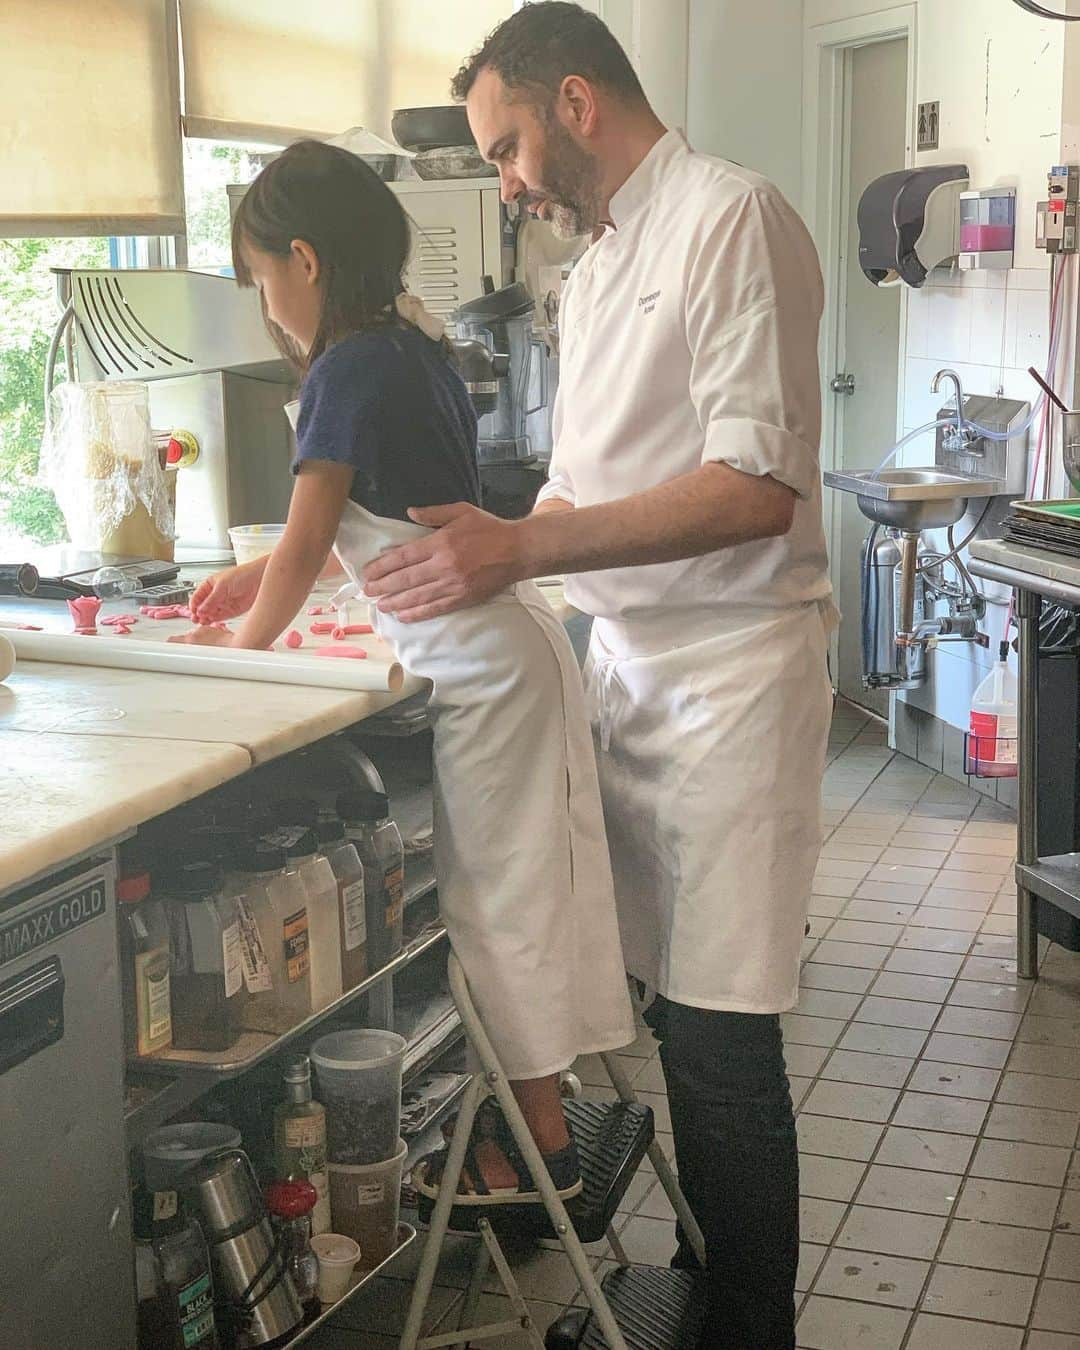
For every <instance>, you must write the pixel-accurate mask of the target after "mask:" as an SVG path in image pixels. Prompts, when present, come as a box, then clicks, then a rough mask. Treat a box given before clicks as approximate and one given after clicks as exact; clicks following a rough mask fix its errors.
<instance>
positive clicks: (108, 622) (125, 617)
mask: <svg viewBox="0 0 1080 1350" xmlns="http://www.w3.org/2000/svg"><path fill="white" fill-rule="evenodd" d="M138 622H139V616H138V615H137V614H107V615H106V616H105V618H104V619H98V623H99V624H100V625H101V626H102V627H103V628H114V627H116V626H117V625H118V624H129V623H138Z"/></svg>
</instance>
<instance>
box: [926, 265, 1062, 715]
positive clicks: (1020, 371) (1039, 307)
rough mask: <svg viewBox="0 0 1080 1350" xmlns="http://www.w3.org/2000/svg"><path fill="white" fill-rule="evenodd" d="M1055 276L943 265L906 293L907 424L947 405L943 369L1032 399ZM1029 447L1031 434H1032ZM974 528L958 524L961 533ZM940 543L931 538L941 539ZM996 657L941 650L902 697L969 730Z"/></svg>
mask: <svg viewBox="0 0 1080 1350" xmlns="http://www.w3.org/2000/svg"><path fill="white" fill-rule="evenodd" d="M1049 298H1050V297H1049V271H1048V269H1043V268H1014V269H1013V270H1012V271H1010V272H994V271H985V272H983V271H976V272H961V271H959V270H957V269H952V270H950V269H948V268H940V269H937V270H935V271H934V272H932V273H931V274H930V276H929V277H928V278H927V281H926V284H925V285H924V286H923V287H922V288H921V289H920V290H913V291H910V292H909V293H908V304H907V330H906V333H907V345H906V359H905V362H904V367H903V371H902V379H903V400H902V422H903V426H904V430H905V432H906V431H910V430H912V429H914V428H915V427H919V426H922V425H923V424H925V423H926V422H930V421H932V420H933V418H934V417H935V415H936V414H937V411H938V409H939V408H940V407H942V406H943V405H944V404H945V402H946V399H947V395H946V394H945V393H944V391H943V392H942V393H941V394H931V392H930V383H931V381H932V380H933V378H934V375H935V374H936V373H937V372H938V371H939V370H941V369H942V368H943V367H945V366H948V367H949V368H951V369H952V370H955V371H956V372H957V374H958V375H959V376H960V379H961V381H962V382H963V386H964V391H965V392H966V393H971V394H997V393H998V392H999V391H1000V393H1002V394H1004V395H1005V396H1006V397H1008V398H1016V399H1022V400H1026V401H1028V402H1030V401H1032V400H1033V398H1034V395H1035V394H1036V393H1037V390H1036V388H1035V385H1034V381H1033V380H1032V379H1031V376H1030V375H1028V373H1027V367H1028V366H1035V367H1036V369H1039V370H1042V369H1044V368H1045V365H1046V360H1047V351H1048V348H1049V342H1050V333H1049V329H1050V316H1049V309H1050V304H1049ZM1031 444H1032V448H1033V447H1034V437H1032V438H1031ZM933 453H934V451H933V444H932V442H931V439H930V435H929V434H927V435H926V436H922V437H920V438H919V439H918V440H916V441H913V442H912V444H911V445H909V446H907V447H906V448H905V449H904V450H903V451H902V452H901V455H900V457H899V459H900V462H901V463H904V464H909V465H910V464H926V463H929V462H932V459H933ZM966 528H970V522H967V523H966V524H965V523H964V522H962V523H961V524H960V525H959V526H958V527H957V530H958V531H959V532H960V533H961V534H962V533H963V532H964V531H965V529H966ZM943 540H944V533H943V532H942V537H941V541H939V540H938V539H937V538H935V539H934V541H933V542H935V543H938V542H943ZM985 589H986V590H987V593H988V594H990V595H993V596H997V597H1000V596H1003V595H1006V594H1007V593H1006V592H1005V591H1004V590H1003V589H1002V588H1001V587H995V586H990V585H987V586H986V587H985ZM1004 619H1005V611H1004V609H1002V608H1001V607H999V606H991V607H990V609H989V610H988V613H987V618H986V621H985V623H984V625H983V626H984V628H985V629H986V630H987V631H988V632H989V633H990V636H991V639H992V642H993V645H994V647H996V644H997V642H998V640H999V639H1000V637H1001V634H1002V629H1003V625H1004ZM992 659H993V652H990V653H987V652H984V651H982V650H980V649H979V648H976V647H970V646H968V645H967V644H960V643H958V644H956V645H955V646H949V645H946V646H944V647H939V648H938V649H937V650H936V651H935V652H934V653H933V654H932V655H931V657H930V670H931V677H930V681H929V683H928V684H927V686H926V688H924V689H922V690H918V691H912V692H909V693H908V694H907V695H905V696H904V697H905V700H906V701H907V702H909V703H913V704H915V705H916V706H918V707H920V708H923V709H924V710H925V711H927V712H929V713H932V714H933V715H934V716H935V717H937V718H940V719H941V720H942V721H945V722H949V723H951V724H952V725H953V726H958V727H961V728H966V727H967V720H968V710H969V707H970V700H971V694H972V692H973V690H974V688H975V686H976V685H977V684H978V682H979V680H980V679H981V678H982V675H983V674H984V672H985V670H986V668H987V666H988V665H989V663H990V662H991V661H992Z"/></svg>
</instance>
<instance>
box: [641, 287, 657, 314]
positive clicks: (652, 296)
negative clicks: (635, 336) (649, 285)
mask: <svg viewBox="0 0 1080 1350" xmlns="http://www.w3.org/2000/svg"><path fill="white" fill-rule="evenodd" d="M659 299H660V292H659V291H650V292H649V294H648V295H639V296H638V308H639V309H640V310H641V312H642V314H651V313H652V312H653V310H654V309H655V308H656V302H657V300H659Z"/></svg>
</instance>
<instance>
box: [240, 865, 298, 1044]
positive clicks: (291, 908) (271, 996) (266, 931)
mask: <svg viewBox="0 0 1080 1350" xmlns="http://www.w3.org/2000/svg"><path fill="white" fill-rule="evenodd" d="M286 862H287V859H286V856H285V850H284V849H283V848H281V847H280V846H278V845H274V844H272V843H270V842H268V841H266V840H256V839H252V840H249V841H248V845H247V852H246V854H245V855H244V856H243V859H242V862H241V864H240V866H239V868H238V870H237V872H236V873H235V874H234V877H233V886H234V888H235V891H236V896H235V899H236V905H237V910H238V912H239V917H240V942H241V955H242V958H243V963H244V986H245V988H246V990H247V1000H246V1002H245V1004H244V1007H243V1024H244V1026H245V1027H246V1028H247V1029H248V1030H249V1031H268V1032H271V1033H272V1034H273V1035H275V1036H280V1035H283V1034H284V1033H285V1032H287V1031H291V1030H292V1028H293V1027H295V1026H296V1025H297V1024H298V1023H299V1022H303V1021H304V1019H305V1018H307V1017H310V1016H311V1012H312V1008H311V970H310V962H309V950H308V947H309V933H308V908H307V892H306V891H305V890H304V885H303V882H302V881H301V880H300V877H299V875H298V874H297V873H296V872H295V871H294V872H291V873H290V872H289V871H288V870H287V868H286Z"/></svg>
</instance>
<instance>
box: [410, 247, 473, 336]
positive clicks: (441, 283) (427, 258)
mask: <svg viewBox="0 0 1080 1350" xmlns="http://www.w3.org/2000/svg"><path fill="white" fill-rule="evenodd" d="M457 250H458V240H457V230H456V229H455V228H454V226H453V225H429V226H426V227H425V228H424V229H423V230H421V231H420V232H419V240H418V243H417V248H416V260H415V262H414V263H413V266H412V267H411V269H410V271H411V274H412V275H411V276H410V283H411V289H412V290H413V291H414V292H415V293H416V294H417V295H419V296H420V298H421V299H422V300H423V302H424V304H425V305H426V306H427V307H428V309H430V310H431V312H432V313H433V314H438V315H439V317H440V318H446V316H447V315H448V314H451V313H452V312H453V311H454V310H455V309H457V307H458V305H460V304H461V299H462V297H461V289H460V284H459V283H460V279H461V277H460V272H459V271H458V253H457Z"/></svg>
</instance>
